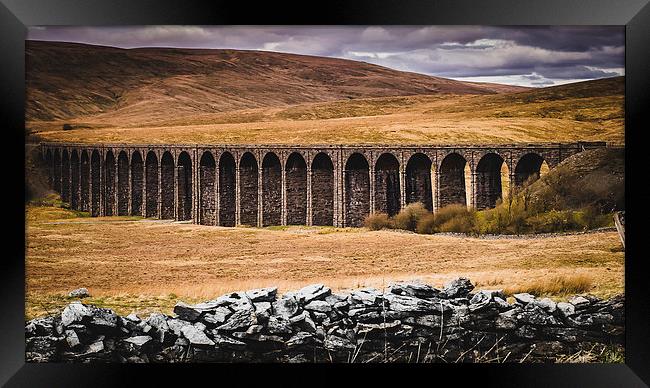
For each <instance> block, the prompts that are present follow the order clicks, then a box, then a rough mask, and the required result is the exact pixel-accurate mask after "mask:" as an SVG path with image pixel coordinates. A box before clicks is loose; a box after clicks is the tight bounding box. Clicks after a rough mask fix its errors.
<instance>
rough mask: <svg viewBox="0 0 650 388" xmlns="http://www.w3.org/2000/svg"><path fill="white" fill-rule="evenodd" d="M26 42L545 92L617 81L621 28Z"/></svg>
mask: <svg viewBox="0 0 650 388" xmlns="http://www.w3.org/2000/svg"><path fill="white" fill-rule="evenodd" d="M27 38H28V39H34V40H52V41H65V42H80V43H90V44H99V45H106V46H115V47H122V48H133V47H186V48H230V49H243V50H267V51H279V52H288V53H297V54H307V55H318V56H328V57H337V58H346V59H352V60H356V61H364V62H369V63H374V64H378V65H382V66H387V67H390V68H393V69H398V70H405V71H413V72H417V73H424V74H430V75H436V76H441V77H447V78H454V79H458V80H465V81H487V82H498V83H506V84H512V85H524V86H550V85H559V84H563V83H568V82H576V81H582V80H588V79H595V78H604V77H613V76H617V75H622V74H624V63H625V62H624V59H625V38H624V28H623V27H618V26H612V27H609V26H607V27H603V26H599V27H588V26H576V27H568V26H567V27H557V26H553V27H489V26H409V27H400V26H343V27H334V26H332V27H299V26H295V27H291V26H287V27H284V26H268V27H261V26H255V27H247V26H231V27H227V26H223V27H214V26H146V27H30V28H29V31H28V37H27Z"/></svg>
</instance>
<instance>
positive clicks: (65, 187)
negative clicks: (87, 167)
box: [61, 150, 70, 203]
mask: <svg viewBox="0 0 650 388" xmlns="http://www.w3.org/2000/svg"><path fill="white" fill-rule="evenodd" d="M61 200H62V201H63V202H67V203H70V154H69V153H68V150H63V153H62V155H61Z"/></svg>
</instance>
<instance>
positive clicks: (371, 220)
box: [363, 213, 391, 230]
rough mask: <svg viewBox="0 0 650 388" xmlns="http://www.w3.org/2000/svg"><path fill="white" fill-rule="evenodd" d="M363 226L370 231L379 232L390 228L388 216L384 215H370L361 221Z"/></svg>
mask: <svg viewBox="0 0 650 388" xmlns="http://www.w3.org/2000/svg"><path fill="white" fill-rule="evenodd" d="M363 224H364V226H365V227H366V228H368V229H370V230H380V229H385V228H390V227H391V221H390V218H388V214H386V213H375V214H370V215H369V216H367V217H366V219H365V220H364V221H363Z"/></svg>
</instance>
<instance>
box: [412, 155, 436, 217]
mask: <svg viewBox="0 0 650 388" xmlns="http://www.w3.org/2000/svg"><path fill="white" fill-rule="evenodd" d="M431 165H432V163H431V159H429V157H428V156H426V155H425V154H423V153H420V152H418V153H416V154H414V155H413V156H411V157H410V158H409V161H408V164H407V165H406V203H407V204H410V203H415V202H420V203H422V204H423V205H424V207H425V208H426V209H427V210H429V211H433V195H432V188H431Z"/></svg>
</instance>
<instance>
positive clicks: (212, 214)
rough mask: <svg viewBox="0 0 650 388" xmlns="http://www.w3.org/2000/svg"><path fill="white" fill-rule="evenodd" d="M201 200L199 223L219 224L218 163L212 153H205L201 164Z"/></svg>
mask: <svg viewBox="0 0 650 388" xmlns="http://www.w3.org/2000/svg"><path fill="white" fill-rule="evenodd" d="M199 169H200V171H199V185H200V186H199V190H200V193H199V200H200V201H201V204H200V206H199V208H200V209H201V213H200V214H199V223H200V224H201V225H216V224H217V213H216V210H217V198H216V183H217V182H216V179H217V163H216V162H215V160H214V157H213V156H212V153H211V152H209V151H205V152H204V153H203V155H202V156H201V161H200V164H199Z"/></svg>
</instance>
